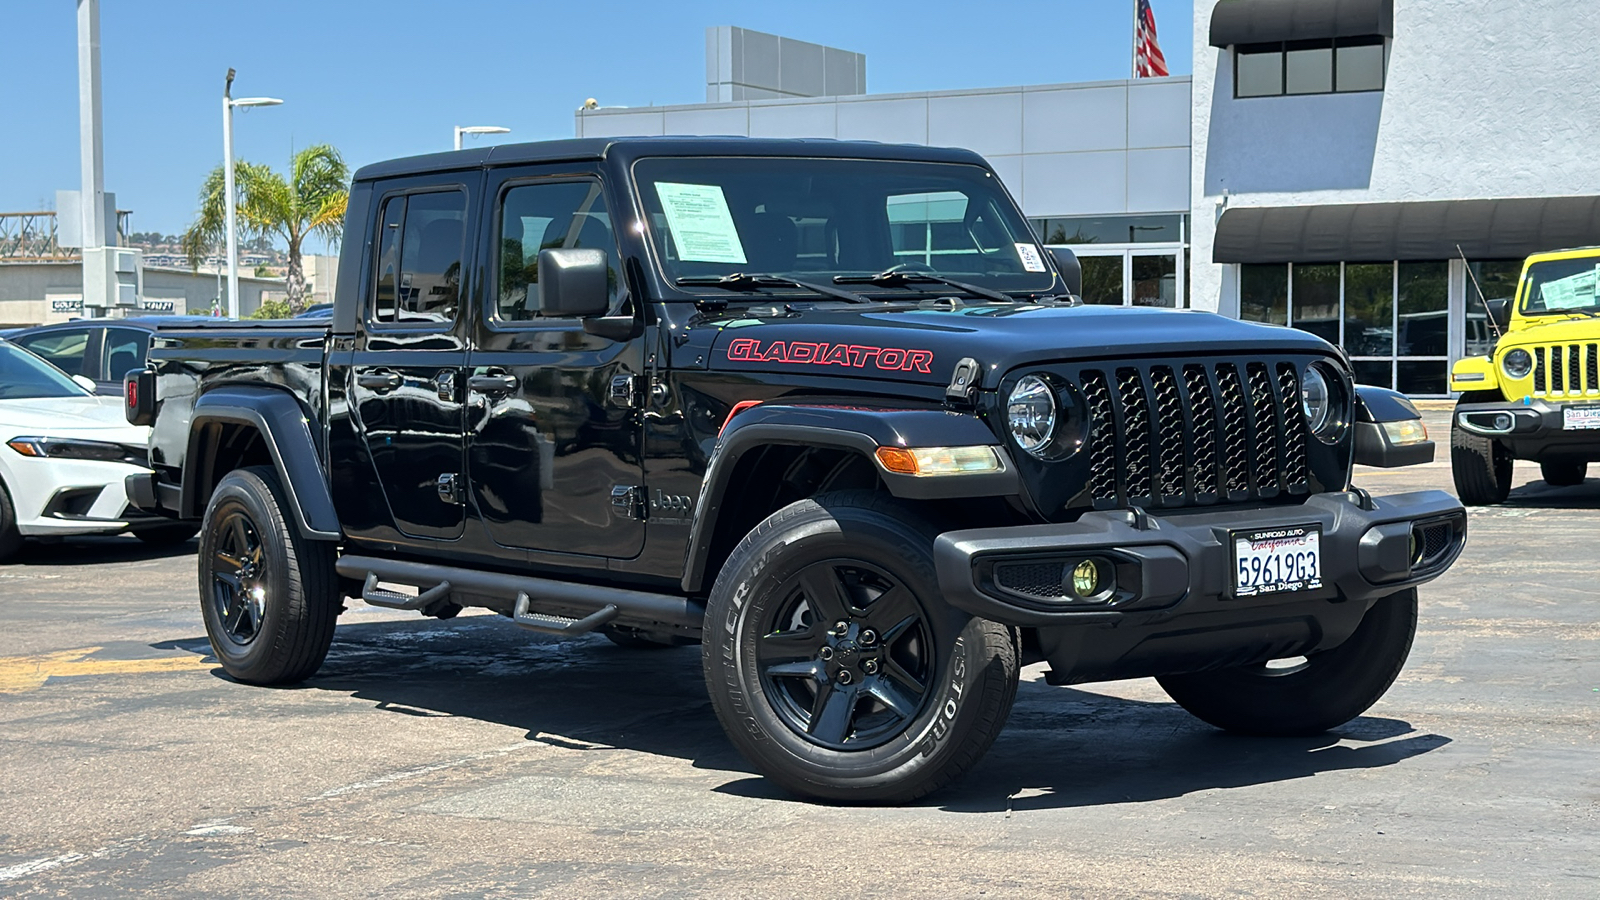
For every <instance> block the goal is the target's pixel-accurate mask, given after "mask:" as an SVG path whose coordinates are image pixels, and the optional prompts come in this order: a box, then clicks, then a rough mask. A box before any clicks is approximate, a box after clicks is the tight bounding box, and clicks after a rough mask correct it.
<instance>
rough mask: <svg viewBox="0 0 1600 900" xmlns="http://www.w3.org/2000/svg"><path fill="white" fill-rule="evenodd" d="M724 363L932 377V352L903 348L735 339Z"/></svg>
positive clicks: (729, 343) (729, 347)
mask: <svg viewBox="0 0 1600 900" xmlns="http://www.w3.org/2000/svg"><path fill="white" fill-rule="evenodd" d="M728 359H730V360H732V361H734V362H781V363H797V364H803V365H811V366H847V367H849V368H852V369H865V368H868V367H871V368H875V369H877V370H879V371H881V372H922V373H924V374H929V375H931V374H933V351H932V350H912V349H908V348H904V347H868V346H864V345H862V344H826V343H811V342H808V341H794V342H787V343H786V342H784V341H761V340H759V339H757V338H735V339H734V340H731V341H729V342H728Z"/></svg>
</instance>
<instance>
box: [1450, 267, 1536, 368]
mask: <svg viewBox="0 0 1600 900" xmlns="http://www.w3.org/2000/svg"><path fill="white" fill-rule="evenodd" d="M1467 273H1468V276H1467V310H1466V312H1467V317H1466V330H1467V333H1466V341H1465V342H1464V343H1463V344H1462V347H1461V352H1462V354H1463V355H1465V356H1488V355H1489V354H1491V353H1493V352H1494V345H1495V333H1494V329H1493V328H1492V327H1491V326H1490V325H1489V314H1488V312H1487V311H1486V310H1485V309H1484V308H1483V301H1484V300H1486V299H1487V300H1494V299H1497V298H1502V297H1503V298H1505V299H1507V300H1510V299H1512V298H1514V297H1515V296H1516V294H1517V279H1518V278H1520V277H1521V276H1522V260H1520V259H1486V260H1480V261H1477V262H1472V263H1468V264H1467ZM1479 291H1482V292H1483V296H1482V297H1479V296H1478V292H1479Z"/></svg>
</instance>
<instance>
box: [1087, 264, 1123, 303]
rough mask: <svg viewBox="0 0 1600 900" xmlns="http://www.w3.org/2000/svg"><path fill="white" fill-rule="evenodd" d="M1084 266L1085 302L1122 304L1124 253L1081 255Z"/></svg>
mask: <svg viewBox="0 0 1600 900" xmlns="http://www.w3.org/2000/svg"><path fill="white" fill-rule="evenodd" d="M1078 264H1079V265H1080V266H1082V267H1083V302H1084V303H1096V304H1099V305H1102V306H1121V305H1122V254H1120V253H1118V254H1117V255H1116V256H1080V257H1078Z"/></svg>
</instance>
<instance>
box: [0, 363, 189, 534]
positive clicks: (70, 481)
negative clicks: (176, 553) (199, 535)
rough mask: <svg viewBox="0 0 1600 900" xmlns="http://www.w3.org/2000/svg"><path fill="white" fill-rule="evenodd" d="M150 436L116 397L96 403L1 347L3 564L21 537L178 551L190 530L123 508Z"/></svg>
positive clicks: (43, 366)
mask: <svg viewBox="0 0 1600 900" xmlns="http://www.w3.org/2000/svg"><path fill="white" fill-rule="evenodd" d="M149 432H150V430H149V429H148V428H145V427H142V426H137V425H129V424H128V422H127V419H126V418H125V417H124V415H123V412H122V403H121V402H120V401H118V400H117V399H116V398H115V397H96V396H95V395H94V394H93V392H92V390H90V389H85V388H84V387H83V386H82V385H80V384H79V383H78V382H76V381H75V380H73V379H72V378H69V377H67V376H66V375H63V374H62V373H61V372H60V371H59V370H57V369H56V368H55V367H54V366H51V365H50V364H49V363H47V362H45V361H44V360H41V359H39V358H38V357H36V356H34V355H33V354H31V353H29V352H27V351H26V350H23V349H22V348H20V347H18V346H16V345H14V344H10V343H7V342H6V341H4V340H0V442H3V444H4V446H0V560H4V559H6V558H7V557H10V556H12V555H13V554H15V553H16V552H17V550H18V549H19V548H20V547H21V546H22V542H23V539H24V538H59V537H67V536H70V535H82V534H121V533H123V532H132V533H133V534H134V535H136V536H137V537H139V538H141V539H143V540H145V541H147V542H150V543H155V544H165V543H178V542H182V541H186V540H188V539H189V538H190V537H192V536H193V535H194V528H193V526H188V525H181V524H179V525H175V524H173V522H172V520H170V519H163V518H152V517H150V516H147V515H144V514H142V513H140V512H139V511H138V510H137V509H135V508H133V507H131V506H129V504H128V494H127V490H126V489H125V488H124V487H123V480H124V479H126V478H127V477H128V476H129V475H134V474H139V473H143V472H147V471H149V470H148V469H146V468H145V458H146V453H147V450H146V445H147V441H148V439H149Z"/></svg>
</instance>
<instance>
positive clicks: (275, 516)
mask: <svg viewBox="0 0 1600 900" xmlns="http://www.w3.org/2000/svg"><path fill="white" fill-rule="evenodd" d="M288 509H289V506H288V503H287V502H286V501H285V499H284V496H283V489H282V488H281V487H280V486H279V484H278V475H277V473H276V472H275V471H273V470H272V469H271V468H268V467H265V466H257V467H253V468H248V469H235V470H234V471H232V472H229V473H228V474H227V475H225V476H224V477H223V479H222V481H221V482H220V483H219V484H218V485H217V489H216V492H215V493H213V494H212V495H211V503H210V504H209V505H208V506H207V508H206V516H205V525H204V527H203V529H202V531H201V536H200V608H201V613H202V615H203V616H204V618H205V623H206V635H207V636H208V637H209V638H210V639H211V648H212V650H214V651H215V652H216V656H217V660H218V661H219V662H221V663H222V667H223V669H225V670H227V672H228V674H229V675H232V676H233V677H234V678H237V679H239V680H240V681H244V682H248V683H250V684H292V683H294V682H297V681H303V680H305V679H306V678H308V677H309V676H310V675H311V674H312V673H313V672H315V671H317V669H318V668H319V667H321V665H322V660H323V658H324V657H326V656H327V654H328V647H329V645H330V644H332V642H333V627H334V622H335V620H336V619H337V618H338V615H339V591H338V578H337V576H336V574H335V572H334V567H333V563H334V547H333V544H331V543H328V542H325V541H310V540H306V539H305V538H303V537H301V536H300V532H299V531H298V530H297V529H296V528H295V527H294V526H293V525H292V524H291V520H290V518H289V515H288V513H287V510H288Z"/></svg>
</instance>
